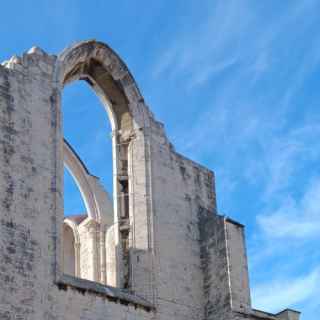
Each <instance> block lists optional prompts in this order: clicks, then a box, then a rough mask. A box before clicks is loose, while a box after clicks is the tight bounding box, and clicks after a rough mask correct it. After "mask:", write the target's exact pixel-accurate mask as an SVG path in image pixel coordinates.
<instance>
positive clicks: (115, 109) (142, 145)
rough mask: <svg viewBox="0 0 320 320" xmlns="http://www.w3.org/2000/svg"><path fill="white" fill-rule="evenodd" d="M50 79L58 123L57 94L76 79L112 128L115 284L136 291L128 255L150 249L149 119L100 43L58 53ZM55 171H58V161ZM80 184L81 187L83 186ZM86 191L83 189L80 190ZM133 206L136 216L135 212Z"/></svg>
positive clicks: (124, 71) (121, 68) (123, 70)
mask: <svg viewBox="0 0 320 320" xmlns="http://www.w3.org/2000/svg"><path fill="white" fill-rule="evenodd" d="M53 77H54V83H55V97H56V100H55V101H56V103H57V112H58V117H57V120H58V123H59V124H60V123H61V122H60V121H61V119H60V116H61V112H60V110H61V107H60V97H61V91H62V90H63V88H64V86H65V85H66V84H68V83H71V82H72V81H76V80H84V81H86V82H87V83H88V84H89V85H90V86H91V87H92V89H93V90H94V91H95V93H96V94H97V95H98V97H99V98H100V100H101V101H102V105H103V107H104V108H105V110H106V111H107V113H108V116H109V120H110V123H111V127H112V154H113V212H114V219H113V223H114V224H115V226H116V227H115V232H114V234H115V235H114V238H115V246H116V248H117V253H116V265H117V275H116V278H117V279H116V283H117V285H118V286H120V287H125V288H131V289H133V288H135V287H136V288H137V286H138V283H136V282H134V281H135V280H134V278H135V273H136V272H141V271H140V270H138V268H137V270H133V269H132V266H131V265H130V263H131V262H130V259H131V258H130V255H131V254H134V253H133V252H134V250H137V249H139V250H146V252H147V250H149V249H150V248H152V247H153V244H152V242H153V238H152V236H153V232H152V228H153V226H152V220H151V217H150V215H151V205H152V204H151V201H150V197H151V193H152V190H151V183H150V181H149V179H150V175H151V173H150V170H151V165H150V155H149V154H150V152H151V151H150V149H151V147H150V141H149V134H148V133H147V132H148V130H149V128H150V122H153V121H154V120H153V115H152V113H151V112H150V111H149V109H148V107H147V106H146V105H145V103H144V99H143V97H142V96H141V94H140V91H139V89H138V86H137V85H136V82H135V80H134V79H133V77H132V75H131V73H130V72H129V70H128V68H127V66H126V65H125V64H124V63H123V61H122V60H121V59H120V58H119V57H118V55H117V54H116V53H115V52H114V51H113V50H112V49H110V48H109V47H108V46H107V45H106V44H103V43H101V42H97V41H95V40H90V41H85V42H80V43H77V44H75V45H73V46H71V47H69V48H67V49H66V50H64V51H63V52H62V53H61V54H60V55H58V57H57V59H56V63H55V67H54V73H53ZM57 136H58V141H59V140H60V141H61V140H62V139H63V137H62V132H61V127H60V126H59V129H58V132H57ZM64 148H65V149H66V150H67V149H68V146H65V147H63V148H62V149H60V150H59V149H58V153H59V152H60V157H59V155H58V159H59V158H60V159H61V160H62V157H63V155H62V154H61V151H62V152H63V149H64ZM67 152H68V151H67ZM61 156H62V157H61ZM72 156H73V155H72V154H71V157H72ZM76 167H77V168H75V169H77V170H79V172H80V176H82V178H84V177H86V173H85V167H84V166H83V164H81V161H80V162H77V161H76ZM58 168H61V162H59V163H58ZM137 175H139V179H137ZM88 176H89V175H88ZM90 177H93V176H91V175H90ZM83 180H84V182H83V185H84V186H85V185H86V184H87V183H86V181H85V179H83ZM86 189H88V190H89V188H87V187H86V186H85V187H84V190H86ZM93 196H94V195H93ZM93 196H92V195H90V192H89V193H88V200H87V204H86V205H88V214H90V215H91V216H92V217H93V218H95V220H96V221H99V218H101V215H100V216H99V210H98V209H97V208H95V207H94V205H91V204H92V203H94V201H93V199H92V198H93ZM85 202H86V201H85ZM137 203H139V212H137V209H136V208H137V206H136V204H137ZM106 224H107V225H110V224H109V223H106ZM137 228H139V229H137ZM146 261H147V260H146ZM148 261H149V262H148V267H147V268H148V269H150V270H151V265H150V266H149V264H151V262H150V261H151V260H148ZM141 270H142V269H141ZM139 276H140V275H139ZM145 276H147V274H146V275H145Z"/></svg>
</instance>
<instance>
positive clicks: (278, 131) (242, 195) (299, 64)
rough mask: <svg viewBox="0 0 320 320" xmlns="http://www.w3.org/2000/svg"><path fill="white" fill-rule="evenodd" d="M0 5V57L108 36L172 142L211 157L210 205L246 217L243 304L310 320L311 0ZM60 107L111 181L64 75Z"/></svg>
mask: <svg viewBox="0 0 320 320" xmlns="http://www.w3.org/2000/svg"><path fill="white" fill-rule="evenodd" d="M1 11H2V13H3V14H2V16H1V21H0V35H1V43H2V46H1V50H0V60H5V59H8V58H9V57H10V56H11V55H13V54H21V53H22V52H24V51H27V50H28V49H29V48H30V47H31V46H33V45H38V46H40V47H42V48H43V49H44V50H46V51H48V52H50V53H59V52H60V51H61V50H62V49H63V48H65V47H66V46H68V45H69V44H71V43H73V42H76V41H79V40H84V39H92V38H95V39H98V40H100V41H103V42H106V43H108V44H109V45H110V46H111V47H112V48H113V49H115V50H116V51H117V52H118V53H119V54H120V56H121V57H122V58H123V59H124V61H125V62H126V63H127V65H128V66H129V68H130V70H131V71H132V73H133V75H134V77H135V79H136V81H137V83H138V85H139V87H140V89H141V91H142V93H143V95H144V97H145V99H146V101H147V103H148V105H149V106H150V107H151V109H152V111H153V112H154V113H155V115H156V117H157V119H158V120H160V121H162V122H164V123H165V127H166V131H167V134H168V136H169V138H170V139H171V141H172V142H173V143H174V145H175V146H176V149H177V150H178V151H179V152H181V153H183V154H185V155H187V156H189V157H190V158H192V159H194V160H196V161H198V162H200V163H202V164H204V165H206V166H208V167H209V168H211V169H212V170H214V171H215V173H216V180H217V195H218V207H219V212H220V213H221V214H226V215H228V216H231V217H232V218H234V219H236V220H238V221H239V222H242V223H244V224H245V225H246V231H247V247H248V254H249V264H250V280H251V286H252V289H253V291H252V299H253V305H254V306H255V307H256V308H262V309H264V310H268V311H274V312H276V311H279V310H281V308H283V307H286V306H289V307H291V308H297V309H299V310H301V311H303V315H302V320H307V319H308V320H318V316H317V315H319V312H320V299H319V295H320V285H319V283H320V251H319V240H320V201H319V200H320V169H319V166H318V165H317V164H318V163H319V160H320V142H319V141H320V140H319V137H320V111H319V107H320V106H319V101H320V100H319V98H320V91H319V88H318V86H319V80H318V76H319V75H318V74H319V71H320V33H319V25H320V14H319V13H320V2H319V1H318V0H303V1H302V0H298V1H294V0H291V1H279V0H269V1H260V0H250V1H249V0H229V1H221V0H216V1H213V0H211V1H206V0H202V1H187V0H184V1H178V0H176V1H152V2H151V1H142V0H141V1H129V0H127V1H121V0H120V1H113V2H111V1H110V2H109V1H108V2H107V1H97V0H96V1H94V0H92V1H90V5H89V2H87V1H75V0H74V1H71V0H69V1H68V0H57V1H41V2H40V1H35V0H34V1H32V3H31V2H30V1H19V2H17V1H12V2H9V1H5V2H3V3H2V4H1ZM63 108H64V120H65V134H66V136H67V138H68V139H69V140H70V142H71V143H72V144H73V145H74V146H75V147H76V149H77V151H78V152H79V153H80V155H81V156H82V157H83V158H84V160H85V162H86V163H87V165H88V167H89V169H90V170H91V171H92V173H94V174H96V175H99V176H100V177H101V179H102V181H103V183H104V184H105V185H106V187H107V188H108V189H109V191H111V188H112V187H111V184H110V181H111V177H110V172H111V171H110V168H111V166H110V159H111V149H110V140H108V139H110V137H109V133H110V126H109V124H108V121H106V115H105V113H104V112H103V109H102V108H101V106H100V105H99V102H98V99H97V98H96V97H95V96H94V95H93V93H92V92H91V91H90V90H89V89H88V88H87V87H85V85H84V84H82V83H76V84H74V85H72V86H70V88H66V90H65V92H64V107H63ZM84 120H89V121H84ZM79 125H81V129H79V128H77V127H78V126H79ZM92 141H94V142H95V143H93V142H92ZM107 169H108V170H107ZM66 196H67V197H68V201H67V203H66V209H67V210H68V211H70V212H71V211H72V212H79V211H81V210H83V206H82V205H81V203H80V202H79V201H78V198H77V194H76V192H75V190H74V188H73V186H72V184H71V180H70V179H69V178H68V177H67V178H66Z"/></svg>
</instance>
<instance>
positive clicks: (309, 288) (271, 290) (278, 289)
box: [252, 267, 320, 312]
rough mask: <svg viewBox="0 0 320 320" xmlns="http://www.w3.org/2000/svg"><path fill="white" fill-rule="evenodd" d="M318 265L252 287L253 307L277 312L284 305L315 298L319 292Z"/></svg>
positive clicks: (319, 276) (319, 270)
mask: <svg viewBox="0 0 320 320" xmlns="http://www.w3.org/2000/svg"><path fill="white" fill-rule="evenodd" d="M319 281H320V267H316V268H315V269H313V270H312V271H311V272H309V273H307V274H304V275H301V276H298V277H292V278H289V277H288V278H277V279H273V281H271V282H268V283H264V284H260V285H257V286H255V287H254V288H253V295H252V296H253V297H252V300H253V305H254V307H255V308H259V309H262V310H268V311H272V312H279V311H281V310H283V308H284V306H287V307H292V306H293V305H295V304H297V303H301V302H303V301H306V300H311V299H314V300H315V299H317V297H318V295H319V294H320V287H319V285H318V284H319Z"/></svg>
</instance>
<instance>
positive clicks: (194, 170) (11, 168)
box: [0, 41, 289, 320]
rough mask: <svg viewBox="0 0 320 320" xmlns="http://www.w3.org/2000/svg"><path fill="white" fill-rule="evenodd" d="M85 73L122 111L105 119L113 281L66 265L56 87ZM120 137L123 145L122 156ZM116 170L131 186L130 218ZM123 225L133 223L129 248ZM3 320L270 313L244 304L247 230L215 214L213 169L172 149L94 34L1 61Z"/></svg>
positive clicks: (207, 319) (208, 319)
mask: <svg viewBox="0 0 320 320" xmlns="http://www.w3.org/2000/svg"><path fill="white" fill-rule="evenodd" d="M97 61H98V62H99V63H98V62H97ZM84 75H85V78H86V80H87V81H89V82H91V83H92V86H93V88H94V90H95V91H96V92H97V93H98V94H99V95H100V97H101V98H102V101H104V102H106V101H107V99H108V98H109V103H111V104H113V107H114V109H115V110H116V108H118V109H117V112H118V113H117V114H116V117H115V118H114V119H111V122H112V124H113V130H114V138H113V141H114V145H113V151H114V159H113V161H114V165H115V166H114V167H115V168H116V170H118V171H116V173H117V177H116V178H115V186H116V188H115V190H116V194H115V195H114V211H115V217H114V225H113V226H112V227H110V228H109V231H108V232H107V236H106V244H107V246H108V245H109V246H110V247H111V246H112V247H114V248H115V252H116V254H115V255H116V257H115V259H114V260H115V265H113V266H112V268H110V270H111V274H109V275H110V276H112V277H114V278H115V279H114V282H115V285H117V286H119V287H118V288H114V287H108V286H104V285H101V284H98V283H95V282H92V281H88V280H81V279H77V278H74V277H70V276H66V275H64V274H63V272H62V269H61V267H62V257H61V255H62V250H61V237H62V225H63V218H64V217H63V207H62V206H63V201H62V200H63V189H62V176H63V137H62V132H61V120H62V119H61V113H60V94H61V90H62V87H63V83H62V82H63V81H65V79H68V81H69V79H79V78H82V77H84ZM88 77H89V78H88ZM90 77H92V78H90ZM94 81H96V82H95V83H94ZM105 94H109V95H106V96H105ZM116 121H118V127H116V124H115V122H116ZM119 126H120V128H121V130H119ZM117 130H118V131H117ZM121 143H122V144H125V143H127V144H128V148H127V149H124V150H127V152H128V154H127V158H124V159H120V158H119V157H121V156H122V155H121V152H122V153H123V150H120V151H119V150H118V149H117V148H120V149H121V147H118V146H119V145H121ZM118 151H119V153H117V152H118ZM126 166H128V168H127V171H125V170H124V168H125V167H126ZM121 172H124V173H125V175H124V177H119V173H121ZM120 178H121V179H127V180H125V181H126V182H128V184H129V185H128V188H129V195H130V197H129V203H128V206H129V213H128V214H129V216H128V217H127V216H125V213H127V212H121V214H122V215H123V217H124V218H125V219H122V218H123V217H120V216H119V206H120V205H123V203H122V204H120V203H119V202H118V197H117V196H118V194H117V192H119V193H120V192H121V190H120V186H119V181H120V182H121V181H122V180H119V179H120ZM117 179H118V180H117ZM120 218H121V219H120ZM123 220H125V223H123ZM128 221H129V225H127V223H128ZM111 228H112V229H111ZM121 228H128V238H126V239H125V240H127V245H128V248H127V249H128V250H127V252H125V251H124V248H123V242H121V241H122V240H123V239H124V238H123V237H124V235H126V233H124V232H123V231H121ZM80 234H81V232H80ZM95 239H96V240H95V241H96V242H99V241H101V234H99V235H97V234H96V238H95ZM87 244H88V248H87V249H88V251H90V250H91V251H92V250H94V249H93V247H94V244H93V242H89V241H88V242H87ZM238 251H239V255H238V254H237V252H238ZM92 252H93V251H92ZM92 252H91V253H92ZM112 252H114V251H112ZM82 254H83V253H82ZM125 254H127V257H125ZM111 255H112V253H111V254H110V252H108V250H107V252H106V256H107V258H106V261H107V268H108V267H110V266H108V263H110V260H109V258H108V256H110V257H111ZM112 258H114V257H111V258H110V259H111V261H112ZM124 260H125V263H124V262H123V261H124ZM91 267H92V268H91V269H90V268H88V269H89V270H91V271H90V272H91V275H92V279H97V277H98V275H97V274H96V273H97V271H96V270H93V269H94V266H91ZM126 267H128V268H129V269H127V270H125V268H126ZM126 272H128V274H126ZM124 276H128V279H129V281H127V283H125V282H124V281H123V278H124ZM128 279H127V280H128ZM124 283H125V284H126V285H127V286H128V287H127V289H126V290H124V289H123V285H124ZM242 306H243V307H242ZM287 314H289V313H288V312H287V313H285V312H284V313H281V314H280V316H281V319H285V318H284V317H286V315H287ZM0 319H5V320H11V319H12V320H13V319H21V320H22V319H23V320H79V319H81V320H102V319H103V320H105V319H122V320H138V319H139V320H140V319H142V320H144V319H145V320H147V319H150V320H151V319H152V320H156V319H157V320H172V319H174V320H182V319H183V320H236V319H237V320H238V319H277V315H271V314H266V313H263V312H257V311H255V310H251V306H250V295H249V288H248V275H247V261H246V255H245V245H244V235H243V230H242V228H241V227H240V226H238V225H236V224H234V223H233V222H231V221H230V220H228V219H226V218H225V217H221V216H219V215H217V209H216V199H215V191H214V175H213V173H212V172H211V171H210V170H208V169H206V168H204V167H202V166H200V165H199V164H196V163H194V162H193V161H191V160H188V159H186V158H184V157H183V156H181V155H179V154H177V153H176V152H175V151H174V149H173V147H172V145H171V144H170V143H169V141H168V139H167V138H166V135H165V133H164V129H163V126H162V124H160V123H158V122H157V121H155V120H154V118H153V116H152V114H151V113H150V111H149V109H148V108H147V106H146V105H145V104H144V101H143V98H142V97H141V95H140V93H139V91H138V88H137V87H136V85H135V83H134V80H133V78H132V76H131V74H130V73H129V71H128V70H127V68H126V66H125V65H124V64H123V63H122V61H121V60H120V59H119V58H118V57H117V56H116V54H115V53H114V52H112V50H111V49H110V48H108V47H107V46H106V45H103V44H101V43H97V42H95V41H89V42H85V43H80V44H78V45H76V46H73V47H72V48H71V49H69V50H67V51H66V53H64V54H62V55H60V56H59V57H58V58H57V57H56V56H50V55H47V54H46V53H44V52H43V51H41V50H39V49H32V50H31V51H30V52H29V53H26V54H24V55H23V57H22V58H21V59H20V58H13V59H12V60H10V61H9V62H7V63H5V65H4V66H0Z"/></svg>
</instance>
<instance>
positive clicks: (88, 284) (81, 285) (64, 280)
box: [56, 274, 155, 312]
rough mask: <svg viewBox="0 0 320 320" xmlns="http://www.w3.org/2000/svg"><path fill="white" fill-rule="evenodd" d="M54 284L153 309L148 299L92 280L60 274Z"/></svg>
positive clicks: (116, 301)
mask: <svg viewBox="0 0 320 320" xmlns="http://www.w3.org/2000/svg"><path fill="white" fill-rule="evenodd" d="M56 285H57V286H58V288H59V289H60V290H67V289H68V287H70V288H73V289H74V290H78V291H79V292H81V293H82V294H85V293H86V292H88V293H92V294H96V295H100V296H104V297H106V298H107V299H108V300H109V301H112V302H115V303H120V304H123V305H128V304H132V305H134V306H135V307H136V308H142V309H144V310H145V311H147V312H150V311H153V310H154V309H155V307H154V305H153V304H152V303H150V302H149V301H147V300H145V299H144V298H141V297H139V296H137V295H134V294H130V293H128V292H125V291H124V290H121V289H118V288H115V287H110V286H106V285H103V284H101V283H97V282H94V281H90V280H86V279H80V278H76V277H73V276H70V275H66V274H64V275H62V276H61V277H60V279H58V280H57V281H56Z"/></svg>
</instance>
